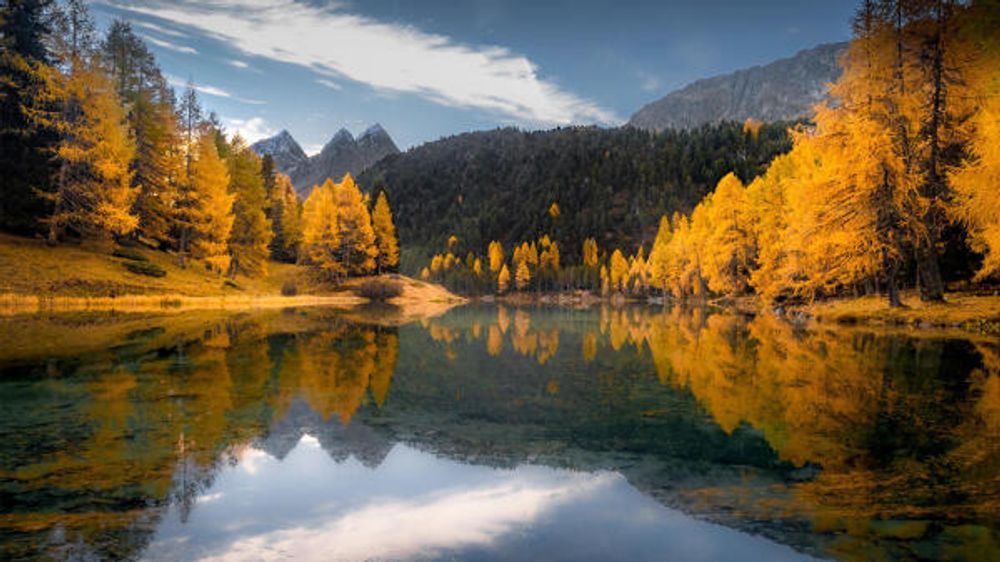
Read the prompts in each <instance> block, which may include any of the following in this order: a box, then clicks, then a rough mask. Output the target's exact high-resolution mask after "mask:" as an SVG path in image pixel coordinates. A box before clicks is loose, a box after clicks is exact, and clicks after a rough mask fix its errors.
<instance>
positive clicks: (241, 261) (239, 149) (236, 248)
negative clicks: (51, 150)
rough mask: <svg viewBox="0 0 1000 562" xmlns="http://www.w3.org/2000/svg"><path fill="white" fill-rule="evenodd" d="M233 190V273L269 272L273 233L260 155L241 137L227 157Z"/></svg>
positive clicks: (231, 264)
mask: <svg viewBox="0 0 1000 562" xmlns="http://www.w3.org/2000/svg"><path fill="white" fill-rule="evenodd" d="M227 164H228V168H229V191H230V192H231V193H232V194H233V195H235V196H236V200H235V202H234V203H233V215H234V220H233V229H232V231H231V232H230V234H229V255H230V256H231V257H232V259H231V261H230V263H229V275H230V276H233V277H235V276H236V275H237V274H243V275H248V276H257V275H263V274H265V273H267V257H268V245H269V244H270V243H271V237H272V236H273V233H272V231H271V223H270V221H269V220H268V219H267V217H266V216H265V214H264V209H265V208H266V207H267V196H266V195H265V193H264V180H263V178H261V176H260V158H259V157H258V156H257V155H256V154H255V153H254V152H253V151H252V150H251V149H250V148H249V147H248V146H246V143H245V142H244V141H243V139H242V138H240V137H239V136H237V137H236V138H234V139H233V141H232V143H231V145H230V156H229V158H228V159H227Z"/></svg>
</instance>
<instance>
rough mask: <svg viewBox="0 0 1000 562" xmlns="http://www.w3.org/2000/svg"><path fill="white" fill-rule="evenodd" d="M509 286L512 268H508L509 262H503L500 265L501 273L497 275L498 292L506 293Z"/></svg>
mask: <svg viewBox="0 0 1000 562" xmlns="http://www.w3.org/2000/svg"><path fill="white" fill-rule="evenodd" d="M508 288H510V270H509V269H507V264H503V265H501V266H500V273H499V274H498V275H497V292H498V293H500V294H503V293H506V292H507V289H508Z"/></svg>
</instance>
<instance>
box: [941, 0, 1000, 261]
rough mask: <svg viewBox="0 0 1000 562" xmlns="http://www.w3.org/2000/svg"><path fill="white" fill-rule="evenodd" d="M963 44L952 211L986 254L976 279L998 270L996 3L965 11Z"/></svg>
mask: <svg viewBox="0 0 1000 562" xmlns="http://www.w3.org/2000/svg"><path fill="white" fill-rule="evenodd" d="M963 18H964V20H963V25H962V29H963V31H964V33H963V34H962V35H961V36H960V38H959V39H961V43H960V44H958V45H957V46H956V48H955V49H953V50H954V51H956V52H961V53H965V55H966V57H967V60H968V62H967V65H966V67H965V69H964V70H965V72H964V73H963V79H964V88H963V89H962V90H961V91H960V92H958V93H960V94H962V95H953V99H954V100H955V102H956V103H959V102H962V103H964V104H965V106H964V107H960V108H959V110H960V111H961V112H963V113H967V114H969V115H970V117H969V119H968V121H967V126H968V131H969V135H968V153H969V157H968V158H967V159H966V161H965V162H963V163H962V164H961V165H959V166H956V167H954V168H952V169H951V172H950V176H949V178H948V180H949V183H950V185H951V186H952V187H953V188H954V190H955V192H956V193H955V195H956V196H955V200H954V201H953V203H952V206H951V212H952V215H953V216H955V217H956V218H958V219H959V220H960V221H961V222H962V223H963V224H965V225H966V227H967V229H968V232H969V238H970V241H971V243H972V246H973V248H974V249H975V250H977V251H979V252H982V253H983V254H985V257H984V260H983V264H982V267H981V268H980V270H979V271H978V272H977V274H976V278H977V279H984V278H987V277H996V276H997V275H998V274H1000V71H998V70H997V69H998V68H1000V35H998V34H997V33H996V30H997V29H998V27H1000V2H998V1H997V0H988V1H980V2H975V3H973V5H972V6H971V8H970V9H969V10H968V11H967V12H966V13H964V14H963Z"/></svg>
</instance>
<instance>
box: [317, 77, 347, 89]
mask: <svg viewBox="0 0 1000 562" xmlns="http://www.w3.org/2000/svg"><path fill="white" fill-rule="evenodd" d="M316 83H317V84H319V85H321V86H326V87H327V88H330V89H331V90H336V91H338V92H339V91H341V90H343V89H344V87H343V86H341V85H340V84H338V83H336V82H334V81H333V80H328V79H326V78H320V79H318V80H316Z"/></svg>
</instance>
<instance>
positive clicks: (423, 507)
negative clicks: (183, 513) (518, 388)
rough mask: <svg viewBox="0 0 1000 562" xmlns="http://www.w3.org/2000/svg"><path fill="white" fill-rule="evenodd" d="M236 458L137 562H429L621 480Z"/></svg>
mask: <svg viewBox="0 0 1000 562" xmlns="http://www.w3.org/2000/svg"><path fill="white" fill-rule="evenodd" d="M236 458H238V460H239V464H238V465H237V466H236V467H234V468H233V469H232V470H229V471H227V472H224V473H223V474H221V475H220V476H219V478H218V479H217V481H216V484H215V485H214V486H213V487H212V489H210V490H206V492H205V494H203V495H202V496H200V498H199V502H198V504H197V505H196V507H195V509H194V511H193V513H192V515H191V518H190V519H189V520H188V522H187V523H186V524H184V523H181V522H180V521H179V520H177V519H176V518H172V517H168V518H167V521H166V523H165V525H164V526H163V527H161V529H160V530H159V532H158V535H157V537H156V539H155V540H154V541H153V543H152V544H151V546H150V548H149V550H148V551H147V552H146V555H145V557H146V558H147V559H153V560H170V559H198V560H220V561H221V560H246V559H254V560H269V559H288V558H291V559H296V560H311V559H312V560H369V559H401V558H411V557H432V558H433V557H436V556H440V555H442V554H443V553H444V552H445V551H446V550H449V549H461V548H469V547H483V546H490V545H492V544H494V543H495V542H496V541H498V540H499V539H501V538H502V537H505V536H509V535H511V533H512V532H514V531H516V530H518V529H520V528H529V527H530V526H532V524H536V523H538V522H539V521H540V520H541V519H542V518H544V517H545V515H546V514H547V513H549V512H550V511H552V510H553V509H555V508H557V507H559V506H563V505H566V504H570V503H573V502H582V501H586V498H588V497H591V496H593V494H595V493H598V492H599V491H602V490H607V489H609V488H611V487H612V486H613V485H615V484H620V483H621V481H622V480H621V477H620V476H617V475H614V474H611V473H582V472H569V471H561V470H554V469H548V468H541V467H520V468H517V469H514V470H500V469H494V468H489V467H483V466H469V465H463V464H460V463H456V462H454V461H447V460H442V459H439V458H436V457H433V456H431V455H427V454H426V453H421V452H418V451H415V450H413V449H410V448H409V447H406V446H402V445H399V446H396V447H395V448H394V449H393V451H392V452H391V453H390V454H389V456H388V457H387V458H386V460H385V462H383V463H382V465H380V466H379V467H378V468H375V469H370V468H366V467H364V466H362V465H361V464H360V463H358V462H357V461H356V459H353V458H351V459H349V460H347V461H345V462H334V460H333V459H331V458H330V456H329V455H328V454H327V452H326V451H324V450H323V449H322V447H321V443H320V441H319V440H318V439H316V438H315V437H312V436H310V435H305V436H303V437H302V438H301V440H300V441H299V443H298V444H297V445H296V447H295V449H294V450H293V451H292V452H291V453H290V454H289V455H288V456H287V457H286V458H285V459H284V460H283V461H279V460H278V459H275V458H274V457H272V456H271V455H269V454H267V453H266V452H264V451H261V450H259V449H255V448H253V447H247V448H245V449H243V450H241V451H239V452H238V453H237V455H236ZM181 537H190V540H184V541H181V540H178V539H179V538H181Z"/></svg>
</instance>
